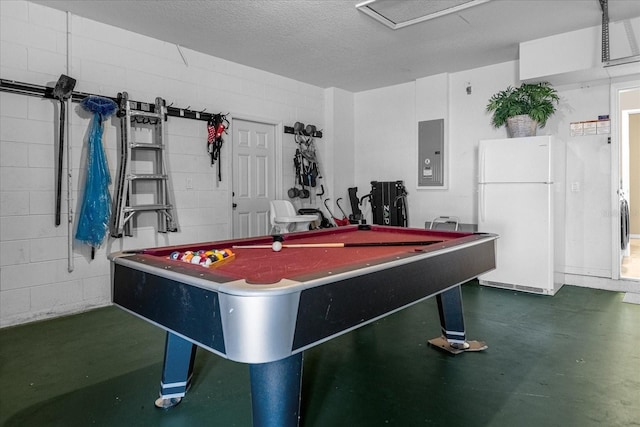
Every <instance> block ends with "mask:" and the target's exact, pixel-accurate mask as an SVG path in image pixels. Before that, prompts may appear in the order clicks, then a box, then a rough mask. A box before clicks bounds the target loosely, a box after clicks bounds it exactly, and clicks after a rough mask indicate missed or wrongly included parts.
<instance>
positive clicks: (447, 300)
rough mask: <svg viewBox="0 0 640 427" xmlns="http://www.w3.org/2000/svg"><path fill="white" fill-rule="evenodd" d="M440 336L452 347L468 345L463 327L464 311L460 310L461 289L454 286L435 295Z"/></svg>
mask: <svg viewBox="0 0 640 427" xmlns="http://www.w3.org/2000/svg"><path fill="white" fill-rule="evenodd" d="M436 299H437V301H438V313H439V314H440V327H441V328H442V336H444V337H445V338H446V339H447V341H448V342H449V344H450V345H451V346H452V347H454V348H465V347H466V346H468V344H467V340H466V334H465V329H464V313H463V311H462V290H461V287H460V286H455V287H453V288H451V289H448V290H446V291H444V292H442V293H440V294H438V295H437V296H436Z"/></svg>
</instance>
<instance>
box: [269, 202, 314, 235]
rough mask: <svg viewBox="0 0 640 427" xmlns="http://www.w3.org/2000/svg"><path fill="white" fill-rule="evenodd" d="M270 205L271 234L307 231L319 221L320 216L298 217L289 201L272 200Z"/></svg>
mask: <svg viewBox="0 0 640 427" xmlns="http://www.w3.org/2000/svg"><path fill="white" fill-rule="evenodd" d="M270 204H271V206H270V207H271V209H270V211H269V218H270V219H271V234H285V233H291V232H294V231H307V230H309V225H311V223H312V222H313V221H317V220H318V215H298V214H297V213H296V209H295V208H294V207H293V204H292V203H291V202H290V201H288V200H272V201H271V202H270Z"/></svg>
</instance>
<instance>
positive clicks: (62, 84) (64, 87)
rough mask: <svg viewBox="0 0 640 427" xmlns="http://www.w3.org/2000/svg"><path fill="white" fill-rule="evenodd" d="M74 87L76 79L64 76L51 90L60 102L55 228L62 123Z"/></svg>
mask: <svg viewBox="0 0 640 427" xmlns="http://www.w3.org/2000/svg"><path fill="white" fill-rule="evenodd" d="M75 86H76V79H74V78H71V77H69V76H65V75H64V74H62V75H60V78H59V79H58V81H57V82H56V86H55V87H54V88H53V97H54V98H56V99H57V100H59V101H60V132H59V143H58V164H57V169H56V179H57V183H56V185H57V187H56V227H57V226H59V225H60V206H61V198H62V158H63V154H64V123H65V116H66V110H67V108H66V107H67V105H66V102H67V99H69V97H70V96H71V94H72V92H73V88H74V87H75Z"/></svg>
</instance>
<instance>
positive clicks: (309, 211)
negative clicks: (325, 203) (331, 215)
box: [298, 208, 333, 228]
mask: <svg viewBox="0 0 640 427" xmlns="http://www.w3.org/2000/svg"><path fill="white" fill-rule="evenodd" d="M298 214H300V215H318V216H319V217H320V225H319V228H331V227H333V224H331V221H329V219H328V218H327V217H326V216H324V213H322V211H321V210H320V209H314V208H300V209H298Z"/></svg>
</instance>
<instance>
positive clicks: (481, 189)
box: [478, 184, 485, 224]
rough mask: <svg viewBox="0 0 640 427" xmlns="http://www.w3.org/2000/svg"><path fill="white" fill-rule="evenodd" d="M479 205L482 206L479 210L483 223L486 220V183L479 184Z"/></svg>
mask: <svg viewBox="0 0 640 427" xmlns="http://www.w3.org/2000/svg"><path fill="white" fill-rule="evenodd" d="M478 205H479V207H480V209H479V211H480V223H481V224H482V223H483V222H484V216H485V208H484V185H483V184H480V185H479V186H478Z"/></svg>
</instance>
